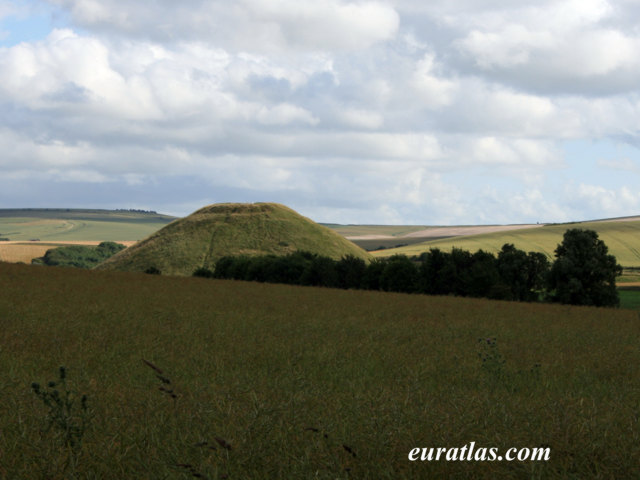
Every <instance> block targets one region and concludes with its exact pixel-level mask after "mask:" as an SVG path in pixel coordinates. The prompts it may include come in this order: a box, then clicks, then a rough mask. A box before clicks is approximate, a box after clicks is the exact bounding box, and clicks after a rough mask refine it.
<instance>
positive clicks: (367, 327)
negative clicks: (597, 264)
mask: <svg viewBox="0 0 640 480" xmlns="http://www.w3.org/2000/svg"><path fill="white" fill-rule="evenodd" d="M0 292H1V293H0V318H1V320H2V328H1V329H0V369H1V371H2V372H3V374H2V375H1V376H0V389H1V391H2V393H3V398H4V400H3V401H2V402H0V452H2V454H1V455H0V478H7V479H13V478H16V479H17V478H20V479H22V478H61V479H62V478H100V479H122V478H142V479H158V478H165V479H186V478H194V477H195V476H196V474H198V475H201V477H200V478H209V479H222V478H229V479H234V478H235V479H240V478H241V479H293V478H296V479H297V478H300V479H306V478H320V479H347V478H349V479H405V478H406V479H409V478H410V479H422V478H424V479H431V478H458V479H466V478H477V479H520V478H536V479H537V478H540V479H578V478H580V479H583V478H603V479H605V478H607V479H608V478H616V479H618V478H620V479H622V478H636V477H637V466H638V465H639V464H640V417H639V415H638V405H640V370H639V369H638V368H637V365H638V364H639V363H640V349H638V345H639V344H640V321H639V318H638V312H636V311H631V310H624V309H620V310H612V309H597V308H583V307H570V306H557V305H544V304H521V303H507V302H492V301H487V300H474V299H461V298H452V297H427V296H418V295H402V294H388V293H380V292H364V291H343V290H330V289H319V288H304V287H291V286H282V285H266V284H257V283H244V282H233V281H215V280H207V279H198V278H178V277H163V276H155V275H144V274H133V273H123V272H95V271H84V270H76V269H63V268H54V267H50V268H42V267H32V266H27V265H15V264H2V263H0ZM143 360H146V361H147V362H149V363H145V362H144V361H143ZM61 365H64V366H65V367H66V370H65V374H66V380H65V381H66V382H67V388H68V389H71V390H75V391H77V392H78V396H76V402H75V403H74V406H73V407H72V409H71V414H70V415H68V416H66V417H65V416H64V415H62V414H58V415H57V417H56V418H58V419H59V418H63V419H64V422H62V423H60V422H59V423H54V424H53V425H52V426H50V428H48V429H47V426H48V425H49V423H50V422H49V421H50V420H51V419H52V413H51V412H50V410H49V409H48V408H46V407H45V405H44V404H43V401H42V397H38V396H36V394H35V393H34V392H33V391H32V389H31V388H30V385H31V384H32V382H38V383H39V384H40V390H39V391H40V392H41V394H42V392H43V391H49V392H50V391H52V390H53V389H54V388H56V389H58V390H59V392H62V393H59V395H63V394H64V390H65V389H64V385H60V381H59V372H58V367H59V366H61ZM154 368H155V369H154ZM48 381H57V382H58V384H57V385H56V386H55V387H47V382H48ZM166 381H170V383H167V382H166ZM169 391H171V393H168V392H169ZM81 394H86V395H87V399H86V405H87V411H86V414H83V411H82V410H81V405H82V402H81V401H80V395H81ZM172 395H175V398H173V397H172ZM82 419H84V420H85V423H84V424H82V423H81V420H82ZM61 425H63V426H66V427H74V428H75V429H73V428H71V429H69V428H67V429H66V430H65V429H64V428H62V427H61ZM69 438H71V439H72V440H74V444H75V447H73V448H72V447H71V446H69V442H68V440H69ZM65 441H66V444H67V446H65ZM470 442H475V445H476V448H481V447H484V448H491V447H497V448H499V449H500V451H501V452H503V451H505V450H506V449H508V448H512V447H516V448H536V447H539V448H549V449H550V460H549V461H548V462H531V461H524V462H520V461H514V462H506V461H504V462H498V461H495V462H490V461H485V462H475V461H451V462H446V461H432V462H420V461H418V462H410V461H408V458H407V456H408V453H409V452H410V450H411V449H412V448H415V447H449V448H452V447H458V448H461V447H463V446H465V445H469V444H470Z"/></svg>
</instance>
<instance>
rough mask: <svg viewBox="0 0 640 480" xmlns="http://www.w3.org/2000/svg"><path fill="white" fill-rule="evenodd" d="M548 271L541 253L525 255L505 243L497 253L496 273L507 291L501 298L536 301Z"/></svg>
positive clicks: (546, 261) (547, 262)
mask: <svg viewBox="0 0 640 480" xmlns="http://www.w3.org/2000/svg"><path fill="white" fill-rule="evenodd" d="M548 270H549V261H548V260H547V257H546V256H545V255H544V254H543V253H539V252H529V253H525V252H524V251H523V250H519V249H517V248H516V247H515V246H514V245H513V244H511V243H505V244H504V245H503V246H502V250H500V252H499V253H498V271H499V273H500V278H501V279H502V284H503V286H504V287H505V288H506V289H507V290H508V293H507V295H506V296H504V297H503V298H504V299H505V300H519V301H523V302H532V301H536V300H538V292H539V291H540V290H542V289H543V288H544V280H545V278H546V275H547V272H548Z"/></svg>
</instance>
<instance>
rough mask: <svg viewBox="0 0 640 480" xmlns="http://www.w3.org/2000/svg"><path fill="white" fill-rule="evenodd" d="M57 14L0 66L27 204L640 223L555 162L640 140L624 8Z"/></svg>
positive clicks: (287, 5) (333, 5)
mask: <svg viewBox="0 0 640 480" xmlns="http://www.w3.org/2000/svg"><path fill="white" fill-rule="evenodd" d="M43 1H44V0H40V2H43ZM48 3H49V5H53V6H54V7H55V8H56V9H57V10H56V15H59V17H60V18H65V19H67V20H68V22H67V25H64V26H61V27H60V28H56V29H52V30H51V32H50V33H49V35H48V36H46V37H44V38H40V39H39V40H37V41H29V42H22V43H19V44H17V45H13V46H11V47H5V48H0V148H3V151H4V152H5V155H4V156H3V157H2V158H1V159H0V172H1V174H2V176H3V177H4V178H15V179H17V180H15V181H16V182H19V183H20V182H22V183H20V185H22V187H23V188H26V189H33V188H34V187H30V186H29V185H28V182H27V180H26V178H28V172H32V174H33V177H34V178H36V179H38V181H41V182H42V183H41V184H39V185H46V183H47V181H49V182H50V183H51V184H52V185H53V184H55V185H56V186H58V187H60V189H58V190H56V192H57V193H56V195H59V198H60V199H62V200H63V199H68V198H71V197H70V196H65V195H68V192H63V191H62V186H63V185H73V187H69V188H77V189H78V192H87V191H90V190H91V188H93V189H94V190H95V191H100V192H101V195H102V197H101V198H108V193H107V189H106V187H105V188H104V189H103V190H100V186H106V185H108V186H110V188H112V190H113V191H114V192H115V191H117V192H119V193H120V194H121V195H125V196H128V197H130V198H133V199H135V201H136V202H137V203H138V204H140V203H144V202H143V201H142V200H144V196H143V195H142V193H139V194H138V193H134V190H135V189H137V190H135V191H139V192H144V193H145V195H147V196H150V195H155V196H156V197H155V198H156V199H157V201H158V202H165V203H166V202H169V199H171V201H173V202H177V203H176V205H177V204H180V205H184V206H185V207H184V208H187V207H186V206H193V205H195V203H196V202H199V201H201V200H203V199H207V198H209V199H210V200H211V201H225V200H239V201H242V200H245V201H257V200H268V199H275V200H276V201H281V202H283V203H289V204H291V205H292V206H293V207H295V208H298V209H301V210H302V211H303V213H306V214H308V215H311V212H316V213H317V215H318V216H319V218H317V219H318V220H324V221H331V220H332V217H333V219H334V221H348V222H371V223H380V222H383V221H394V222H401V223H402V222H413V223H428V222H437V223H460V222H461V223H474V222H476V221H486V222H489V223H491V222H496V221H501V222H502V221H504V222H518V221H537V220H540V221H546V220H550V219H551V220H555V221H560V220H571V219H581V218H593V217H597V216H605V215H599V214H596V213H591V212H597V211H607V212H609V211H610V210H612V209H613V206H612V205H613V204H614V203H615V201H617V202H618V203H619V204H620V205H622V206H623V207H624V208H637V204H636V203H634V200H633V199H631V200H630V199H629V198H630V197H629V196H628V195H627V194H623V191H622V188H623V186H624V185H623V184H621V185H620V186H619V187H618V188H614V186H612V185H611V184H608V185H605V184H604V183H603V182H601V181H600V179H599V178H588V176H586V174H583V173H581V172H580V171H577V170H572V169H574V168H575V167H574V164H579V163H580V162H579V161H575V162H568V161H567V159H566V158H565V151H564V149H563V148H562V145H563V142H565V141H567V140H575V141H581V140H589V139H602V138H611V139H617V140H618V141H622V142H626V143H627V144H628V145H630V146H633V145H637V144H638V140H637V138H638V125H639V124H640V115H639V114H640V86H638V85H637V78H638V77H639V75H640V60H638V59H637V56H636V55H634V52H636V51H638V47H639V46H640V45H639V42H640V35H639V34H638V31H637V29H636V26H635V24H634V22H633V21H631V20H630V19H631V18H637V16H638V15H640V7H638V6H637V5H636V4H635V3H634V2H631V1H618V2H608V1H605V0H583V1H580V2H578V1H577V0H570V1H561V0H542V1H540V2H537V3H535V4H522V3H518V2H512V1H506V0H491V1H488V2H476V1H471V0H451V1H447V2H417V1H414V0H394V1H387V2H381V1H374V0H362V1H349V0H317V1H310V0H305V1H294V0H275V1H274V0H269V1H267V0H237V1H234V2H222V1H221V0H214V1H204V0H190V1H188V2H173V1H171V2H170V1H168V0H157V1H155V2H125V1H124V0H101V1H95V0H83V1H80V0H49V2H48ZM35 4H38V5H41V6H42V5H43V4H42V3H38V2H35ZM6 5H9V4H8V3H6V2H4V3H3V2H2V1H1V0H0V14H1V13H2V7H3V6H6ZM11 5H14V4H13V3H12V4H11ZM50 8H53V7H50ZM44 10H46V9H44ZM630 148H631V147H630ZM627 153H628V152H627ZM627 156H632V155H631V154H629V155H627ZM602 157H603V158H605V157H606V158H618V157H617V156H616V155H615V154H614V153H612V154H611V155H602ZM610 166H611V165H610ZM599 172H601V173H602V172H603V170H602V169H600V170H599ZM618 178H621V177H618ZM554 179H557V180H554ZM552 180H553V181H552ZM571 182H573V183H571ZM575 184H578V185H580V184H583V185H591V187H593V188H592V189H591V190H590V189H589V188H586V187H585V188H584V189H582V190H580V189H579V188H577V187H571V188H573V190H572V191H571V192H572V193H571V194H567V193H566V191H567V189H568V188H569V187H568V186H567V185H575ZM3 185H4V186H5V187H7V188H8V186H7V184H6V182H5V183H4V184H3ZM87 185H90V186H91V188H89V187H87ZM599 185H600V188H603V189H604V191H600V190H598V189H597V188H596V187H598V186H599ZM1 186H2V185H0V187H1ZM52 188H53V187H52ZM625 188H629V187H628V186H627V187H625ZM160 189H164V190H166V191H170V192H172V193H171V194H170V195H169V194H167V195H158V191H159V190H160ZM1 191H2V190H1V189H0V201H2V202H4V203H5V204H6V203H7V202H16V201H17V200H16V199H17V198H23V197H20V196H16V194H15V189H14V190H11V191H12V192H14V194H13V196H8V194H6V195H5V194H3V193H1ZM6 191H8V190H6ZM630 191H631V190H630ZM212 192H214V193H212ZM612 192H613V193H612ZM2 195H5V196H2ZM632 197H633V195H632ZM633 198H635V197H633ZM607 199H608V200H607ZM62 200H61V201H62ZM166 204H167V205H169V204H168V203H166ZM18 206H19V205H18ZM119 206H121V205H119ZM150 206H151V207H153V205H150ZM169 206H170V205H169ZM158 208H159V207H158ZM158 208H154V209H158ZM176 208H177V207H176ZM180 208H182V207H180ZM189 208H190V207H189ZM171 211H172V212H173V213H176V210H175V209H174V208H173V207H172V208H171ZM181 213H189V211H185V212H181ZM625 213H629V212H625ZM545 215H548V216H549V217H551V218H546V217H545V218H541V217H543V216H545ZM560 217H562V218H560Z"/></svg>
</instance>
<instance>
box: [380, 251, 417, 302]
mask: <svg viewBox="0 0 640 480" xmlns="http://www.w3.org/2000/svg"><path fill="white" fill-rule="evenodd" d="M380 288H381V289H382V290H385V291H387V292H404V293H414V292H416V291H417V290H418V268H417V267H416V266H415V265H414V263H413V262H412V261H411V260H409V258H407V257H406V256H404V255H394V256H392V257H390V258H389V259H388V260H387V264H386V265H385V267H384V270H383V271H382V273H381V275H380Z"/></svg>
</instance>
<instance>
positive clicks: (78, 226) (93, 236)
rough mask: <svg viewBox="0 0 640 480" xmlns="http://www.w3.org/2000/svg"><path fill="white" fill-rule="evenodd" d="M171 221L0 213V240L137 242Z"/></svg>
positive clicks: (125, 214)
mask: <svg viewBox="0 0 640 480" xmlns="http://www.w3.org/2000/svg"><path fill="white" fill-rule="evenodd" d="M173 220H175V218H174V217H170V216H167V215H160V214H154V213H143V212H130V211H119V210H75V209H0V238H8V239H9V240H35V239H38V240H42V241H70V240H73V241H118V240H120V241H125V240H141V239H143V238H145V237H147V236H149V235H151V234H152V233H153V232H155V231H157V230H158V229H160V228H162V227H164V226H165V225H166V224H167V223H169V222H171V221H173Z"/></svg>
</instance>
